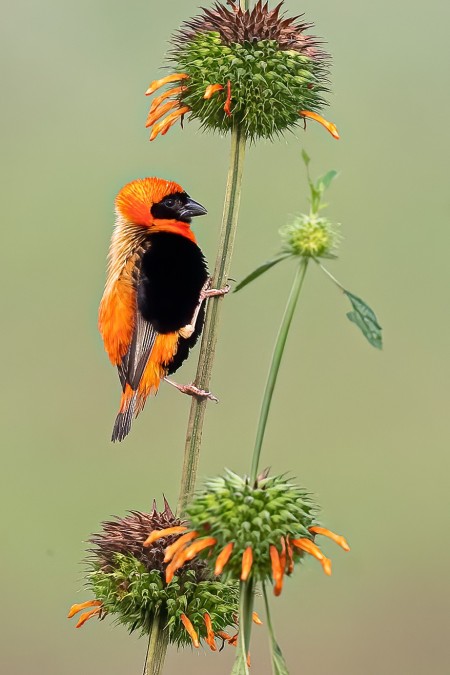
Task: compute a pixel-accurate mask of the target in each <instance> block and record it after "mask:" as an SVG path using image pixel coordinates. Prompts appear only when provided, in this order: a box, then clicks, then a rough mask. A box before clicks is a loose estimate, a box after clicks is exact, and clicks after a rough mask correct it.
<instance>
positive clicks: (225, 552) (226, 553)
mask: <svg viewBox="0 0 450 675" xmlns="http://www.w3.org/2000/svg"><path fill="white" fill-rule="evenodd" d="M233 547H234V544H233V542H232V541H230V542H229V543H228V544H227V545H226V546H225V547H224V548H223V549H222V550H221V552H220V553H219V555H218V556H217V560H216V566H215V568H214V574H215V575H216V576H218V575H219V574H222V572H223V568H224V567H225V565H226V564H227V562H228V561H229V559H230V556H231V554H232V552H233Z"/></svg>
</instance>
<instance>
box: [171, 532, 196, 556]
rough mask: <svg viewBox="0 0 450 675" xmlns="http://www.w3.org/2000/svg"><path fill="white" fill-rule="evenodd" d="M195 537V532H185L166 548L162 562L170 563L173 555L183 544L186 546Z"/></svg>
mask: <svg viewBox="0 0 450 675" xmlns="http://www.w3.org/2000/svg"><path fill="white" fill-rule="evenodd" d="M196 537H198V532H196V531H195V530H192V531H191V532H186V534H183V535H182V536H181V537H179V539H177V540H176V541H175V542H174V543H173V544H171V545H170V546H168V547H167V548H166V550H165V556H164V562H170V561H171V560H172V558H173V557H174V556H175V554H176V553H178V551H179V550H180V549H181V548H183V546H184V545H185V544H187V543H188V542H189V541H192V539H195V538H196Z"/></svg>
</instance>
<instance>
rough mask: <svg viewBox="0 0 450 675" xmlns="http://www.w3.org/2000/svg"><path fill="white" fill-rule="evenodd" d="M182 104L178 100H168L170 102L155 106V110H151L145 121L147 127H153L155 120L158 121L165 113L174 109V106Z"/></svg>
mask: <svg viewBox="0 0 450 675" xmlns="http://www.w3.org/2000/svg"><path fill="white" fill-rule="evenodd" d="M179 107H180V104H179V103H178V101H168V103H165V104H164V105H161V106H159V107H158V108H155V110H153V112H152V111H150V112H149V114H148V117H147V121H146V123H145V126H146V128H147V129H148V127H152V126H153V125H154V124H155V122H157V121H158V120H159V119H161V117H162V116H163V115H165V114H166V113H168V112H169V110H172V108H179Z"/></svg>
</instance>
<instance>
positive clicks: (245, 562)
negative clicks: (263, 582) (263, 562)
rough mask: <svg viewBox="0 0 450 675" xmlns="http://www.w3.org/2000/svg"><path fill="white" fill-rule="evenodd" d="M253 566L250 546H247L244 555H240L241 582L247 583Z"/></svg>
mask: <svg viewBox="0 0 450 675" xmlns="http://www.w3.org/2000/svg"><path fill="white" fill-rule="evenodd" d="M252 565H253V551H252V547H251V546H247V548H246V549H245V551H244V553H243V554H242V571H241V581H247V579H248V575H249V574H250V571H251V569H252Z"/></svg>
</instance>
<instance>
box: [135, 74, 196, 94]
mask: <svg viewBox="0 0 450 675" xmlns="http://www.w3.org/2000/svg"><path fill="white" fill-rule="evenodd" d="M188 77H189V75H186V73H173V74H172V75H167V77H162V78H161V79H160V80H154V81H153V82H152V83H151V85H150V86H149V88H148V89H147V91H146V92H145V95H146V96H151V95H152V94H154V93H155V91H157V90H158V89H161V87H163V86H164V85H165V84H170V83H172V82H178V81H179V80H186V79H188Z"/></svg>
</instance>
